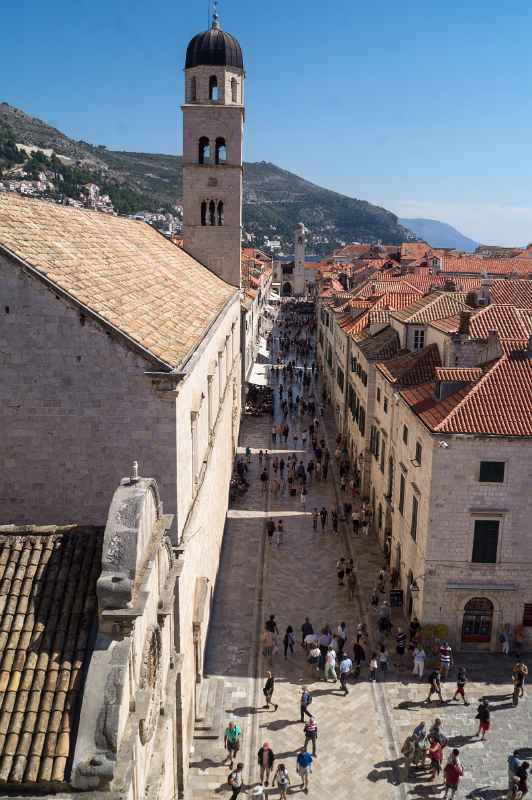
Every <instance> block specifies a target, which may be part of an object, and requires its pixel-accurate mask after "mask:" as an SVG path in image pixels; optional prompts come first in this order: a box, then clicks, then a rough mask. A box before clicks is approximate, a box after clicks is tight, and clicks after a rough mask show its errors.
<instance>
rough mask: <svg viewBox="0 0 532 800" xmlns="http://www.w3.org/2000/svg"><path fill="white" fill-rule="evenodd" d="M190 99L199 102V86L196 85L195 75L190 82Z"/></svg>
mask: <svg viewBox="0 0 532 800" xmlns="http://www.w3.org/2000/svg"><path fill="white" fill-rule="evenodd" d="M190 99H191V100H197V99H198V97H197V84H196V76H195V75H194V76H193V77H192V80H191V81H190Z"/></svg>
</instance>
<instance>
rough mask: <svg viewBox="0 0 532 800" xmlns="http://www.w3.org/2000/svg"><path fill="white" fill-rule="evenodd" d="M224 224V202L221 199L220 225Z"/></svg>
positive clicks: (219, 207)
mask: <svg viewBox="0 0 532 800" xmlns="http://www.w3.org/2000/svg"><path fill="white" fill-rule="evenodd" d="M223 224H224V204H223V203H222V201H221V200H220V201H219V203H218V225H223Z"/></svg>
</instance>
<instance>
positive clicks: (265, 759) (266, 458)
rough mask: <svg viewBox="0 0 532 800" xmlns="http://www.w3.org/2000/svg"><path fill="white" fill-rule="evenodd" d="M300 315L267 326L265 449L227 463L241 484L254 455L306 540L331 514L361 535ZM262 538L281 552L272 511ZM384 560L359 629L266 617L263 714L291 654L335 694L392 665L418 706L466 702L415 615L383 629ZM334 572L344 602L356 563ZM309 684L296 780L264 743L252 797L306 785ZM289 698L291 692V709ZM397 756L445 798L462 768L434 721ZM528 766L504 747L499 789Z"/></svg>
mask: <svg viewBox="0 0 532 800" xmlns="http://www.w3.org/2000/svg"><path fill="white" fill-rule="evenodd" d="M309 319H311V318H307V316H305V318H304V320H303V319H302V317H301V314H300V313H299V312H298V304H297V303H294V302H291V303H288V304H285V305H284V306H282V310H281V316H280V317H279V318H278V320H277V322H276V328H275V330H274V331H272V333H271V334H270V336H269V346H270V348H271V350H272V352H273V354H274V367H273V368H272V370H271V383H272V387H273V389H274V398H275V401H274V406H275V407H276V409H277V412H276V416H275V415H274V419H273V422H272V427H271V442H272V447H271V450H268V449H264V450H260V451H259V452H258V453H256V454H253V453H252V452H251V449H250V448H247V449H246V452H245V458H243V457H242V456H240V457H239V458H238V460H237V467H236V471H237V474H238V475H239V476H240V478H241V479H242V480H244V481H246V482H249V480H250V477H249V472H248V470H249V469H251V465H252V463H253V462H254V461H255V459H256V462H257V465H258V470H254V473H256V474H257V475H258V480H259V481H260V485H261V493H263V494H264V495H266V494H267V493H269V494H270V496H271V497H272V498H274V499H275V498H278V497H283V496H285V497H291V498H298V499H299V504H300V508H301V510H302V511H303V512H305V513H306V514H307V515H308V518H309V524H310V525H311V530H312V532H313V534H315V535H316V536H317V537H318V538H317V540H316V541H318V542H319V541H320V540H321V538H322V537H326V536H329V535H333V536H336V535H338V533H339V523H340V522H341V523H343V530H344V531H345V532H349V534H350V535H351V536H353V537H363V536H365V535H368V534H369V532H370V530H371V526H372V521H373V520H372V517H373V511H372V508H371V506H370V504H369V502H368V501H367V499H366V498H364V497H362V496H361V492H360V475H359V473H358V470H357V466H356V463H352V462H351V460H350V458H349V453H348V450H347V448H346V445H345V442H344V441H343V439H342V437H341V435H338V436H337V438H336V441H335V443H334V448H333V449H332V452H331V450H330V449H329V439H328V437H327V435H326V432H325V428H324V419H323V417H324V414H325V407H326V402H327V396H326V393H325V392H324V391H320V383H319V368H318V365H317V363H316V354H315V350H314V343H313V336H312V332H313V324H314V323H313V322H311V321H309ZM331 448H332V444H331ZM331 464H334V473H335V477H336V478H337V481H338V485H337V494H336V495H335V496H337V497H338V500H337V501H335V502H334V503H333V504H332V505H330V504H324V503H318V504H315V503H313V502H312V500H311V497H312V494H313V493H316V494H318V495H319V494H320V491H319V487H320V486H321V485H322V484H323V482H324V481H327V480H328V478H329V474H330V471H331ZM321 494H323V493H321ZM266 534H267V544H268V547H270V548H272V550H273V549H279V548H280V549H281V553H282V547H283V544H284V543H285V535H287V531H286V530H285V520H284V519H283V517H282V515H281V514H279V515H278V518H272V517H269V518H268V519H267V521H266ZM338 541H339V542H340V541H343V539H342V540H341V539H340V538H339V539H338ZM387 561H388V560H387V559H386V553H385V559H384V563H385V566H384V567H383V568H381V569H380V570H379V571H378V572H377V574H376V576H375V584H374V588H373V591H372V592H371V596H370V597H369V598H368V599H369V608H370V609H373V613H374V623H375V624H374V630H373V628H372V629H371V630H370V631H368V629H367V627H366V625H365V624H364V622H363V621H360V622H358V623H357V622H355V623H352V621H351V620H348V621H346V620H343V619H339V620H336V621H334V623H333V622H331V621H325V622H323V623H322V624H320V625H317V626H314V624H313V623H312V622H311V620H310V618H309V617H307V618H305V619H304V621H303V622H302V623H301V624H298V625H295V626H294V622H293V621H292V624H289V625H286V626H285V625H283V629H282V631H280V630H279V627H278V625H277V621H276V615H275V614H273V613H272V614H270V615H269V616H268V618H267V619H266V621H265V624H264V628H263V630H262V633H261V647H262V655H263V658H264V661H265V663H266V664H267V665H268V667H269V669H268V671H267V673H266V678H265V682H264V686H263V695H264V706H263V708H264V710H265V711H272V712H273V713H275V712H277V710H278V708H279V705H278V703H277V702H276V697H275V686H276V683H275V672H276V669H275V667H277V668H278V669H281V667H280V665H281V664H282V663H283V660H287V659H289V658H290V659H291V658H295V659H297V660H298V661H299V663H300V665H301V669H302V674H303V675H305V680H307V683H308V684H309V685H310V684H311V683H313V682H315V681H316V679H317V678H319V679H320V680H321V681H323V682H325V683H332V684H334V685H335V686H336V685H337V686H338V693H339V694H340V695H343V696H344V697H346V696H347V695H348V694H349V692H350V689H351V687H352V686H353V685H355V684H356V682H357V681H360V680H366V679H367V680H369V681H372V682H377V681H379V680H387V676H388V671H389V669H390V668H391V667H394V668H396V669H398V670H400V671H402V672H403V673H406V674H408V673H410V674H411V676H412V678H411V679H417V680H418V681H420V682H423V681H426V686H427V696H426V698H425V699H424V702H425V703H426V704H427V707H429V708H430V707H431V704H432V702H433V699H435V700H436V702H438V703H439V704H440V705H441V706H444V705H446V704H448V703H451V702H455V703H463V704H464V705H465V706H469V705H470V699H469V694H468V690H467V684H468V674H467V670H466V668H465V666H463V665H455V662H454V657H453V652H452V648H451V646H450V644H449V643H448V642H447V641H445V640H442V641H440V642H438V645H437V650H436V651H435V650H434V646H433V643H432V642H431V646H430V647H429V646H428V643H427V642H426V641H425V640H424V638H423V631H422V628H421V625H420V623H419V621H418V620H417V619H416V617H413V618H412V620H411V622H410V624H409V625H406V627H402V626H401V625H400V624H398V625H396V626H395V627H394V626H393V624H392V609H391V606H390V601H389V599H388V598H389V596H390V595H389V593H390V590H391V589H393V588H395V586H396V584H397V580H398V575H397V574H396V570H394V569H391V570H390V571H388V568H387V566H386V565H387ZM335 571H336V585H337V587H338V589H341V590H344V589H346V590H347V596H348V599H349V600H353V599H354V597H355V593H356V589H357V565H356V564H355V562H354V559H353V558H352V557H350V555H349V554H347V553H346V554H345V555H344V556H341V557H340V558H338V560H337V561H336V567H335ZM403 624H404V623H403ZM503 651H504V648H503ZM427 664H429V668H428V669H427V666H426V665H427ZM451 671H452V676H453V681H452V690H451V691H449V689H448V683H447V682H448V681H449V679H450V673H451ZM527 674H528V670H527V668H526V665H525V664H524V663H523V662H522V661H521V660H519V661H518V662H517V663H516V664H515V665H514V668H513V671H512V680H513V682H514V686H516V690H515V691H514V698H516V699H514V704H516V700H517V699H518V698H519V696H522V694H523V687H524V683H525V678H526V675H527ZM309 685H304V686H303V687H302V688H301V690H300V693H299V711H300V715H299V720H300V723H301V724H302V725H303V730H302V741H301V746H300V748H299V749H298V751H297V757H296V762H295V770H296V775H297V778H296V776H294V775H291V774H290V765H289V764H287V763H286V759H277V758H276V755H275V752H274V749H273V748H272V746H271V743H270V742H269V741H264V742H263V744H262V746H261V747H260V749H259V750H258V753H257V767H258V774H259V781H260V783H259V784H258V785H257V786H255V787H254V788H253V789H252V790H251V794H253V795H255V796H257V797H260V796H263V795H264V792H265V788H266V787H268V786H270V785H271V786H274V787H275V788H277V789H278V790H279V794H280V797H281V798H286V795H287V792H288V791H289V789H290V788H291V787H293V788H295V785H296V783H299V784H300V787H301V788H302V789H303V790H304V791H305V792H306V793H307V792H308V791H309V783H310V776H311V773H312V765H313V760H314V759H316V758H318V746H317V742H318V730H319V724H318V719H317V717H316V715H315V713H314V712H313V706H312V703H313V694H312V690H311V689H310V688H309ZM295 702H296V700H295V697H294V705H295ZM475 705H476V714H475V716H474V722H475V723H478V725H476V731H475V732H471V734H470V738H471V739H475V738H476V739H477V740H484V739H485V738H486V736H487V735H488V734H489V732H490V730H491V711H492V709H491V708H490V704H489V701H488V700H487V699H485V698H482V697H481V698H480V699H479V700H478V702H477V703H476V704H475ZM286 711H288V710H287V709H285V712H286ZM288 713H290V712H289V711H288ZM472 725H473V720H472ZM241 737H242V732H241V729H240V726H239V725H238V724H237V723H235V722H230V723H229V724H228V726H227V728H226V730H225V739H224V743H225V747H226V749H227V760H229V761H230V767H231V773H230V776H229V784H230V786H231V788H232V790H233V795H232V800H234V798H236V797H237V796H238V794H239V793H240V792H241V791H242V788H243V786H244V784H243V779H242V771H243V768H244V765H243V763H241V762H238V763H237V764H236V767H235V762H236V759H237V757H238V752H239V749H240V743H241ZM462 738H463V737H462ZM401 756H402V759H403V768H402V772H401V774H400V775H398V776H397V779H398V781H405V782H406V781H409V780H411V778H412V776H413V775H415V776H416V777H417V778H420V777H421V776H422V775H423V773H427V771H428V778H429V779H430V780H432V781H437V780H442V782H443V792H444V793H443V796H444V798H447V797H451V798H453V797H454V796H455V794H456V792H457V790H458V787H459V785H460V780H461V778H462V776H463V774H464V765H463V763H462V760H461V752H460V749H459V748H456V747H452V746H451V745H450V743H449V739H448V737H447V736H446V735H445V733H444V731H443V723H442V720H441V719H440V718H439V717H436V718H435V719H434V721H433V723H432V724H431V725H430V727H429V728H428V729H427V727H426V724H425V723H424V722H422V723H420V724H419V725H417V726H416V728H415V729H414V731H413V732H412V733H411V734H410V735H409V736H407V737H406V739H405V741H404V743H403V745H402V748H401ZM528 772H529V764H528V762H527V761H526V760H524V759H521V758H519V751H516V752H515V753H512V754H511V755H510V756H509V758H508V776H509V778H508V780H509V782H508V792H509V795H508V796H509V797H511V798H512V799H513V800H518V798H523V797H524V796H525V795H526V793H527V791H528V785H527V778H528ZM426 778H427V775H425V779H426Z"/></svg>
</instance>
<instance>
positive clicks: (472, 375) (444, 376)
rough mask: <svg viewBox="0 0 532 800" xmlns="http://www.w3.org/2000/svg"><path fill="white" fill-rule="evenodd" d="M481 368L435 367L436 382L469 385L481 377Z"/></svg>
mask: <svg viewBox="0 0 532 800" xmlns="http://www.w3.org/2000/svg"><path fill="white" fill-rule="evenodd" d="M482 374H483V370H482V368H481V367H436V380H438V381H451V382H452V381H456V382H457V383H471V382H472V381H477V380H478V379H479V378H481V377H482Z"/></svg>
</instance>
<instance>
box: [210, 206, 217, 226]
mask: <svg viewBox="0 0 532 800" xmlns="http://www.w3.org/2000/svg"><path fill="white" fill-rule="evenodd" d="M209 225H216V203H215V202H214V200H211V202H210V203H209Z"/></svg>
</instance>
